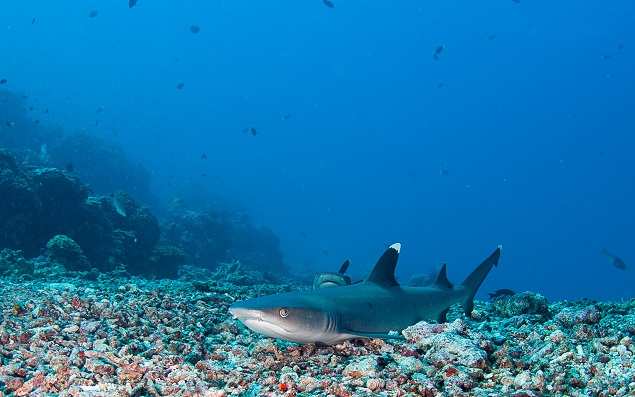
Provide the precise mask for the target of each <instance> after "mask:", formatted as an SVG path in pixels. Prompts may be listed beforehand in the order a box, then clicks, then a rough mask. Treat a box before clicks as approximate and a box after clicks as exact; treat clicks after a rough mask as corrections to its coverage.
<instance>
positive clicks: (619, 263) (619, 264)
mask: <svg viewBox="0 0 635 397" xmlns="http://www.w3.org/2000/svg"><path fill="white" fill-rule="evenodd" d="M601 253H602V255H604V256H607V257H608V258H609V259H610V260H611V264H612V265H613V266H615V267H616V268H618V269H620V270H626V263H624V261H623V260H622V258H620V257H619V256H616V255H613V254H611V253H610V252H609V251H608V250H607V249H606V248H602V252H601Z"/></svg>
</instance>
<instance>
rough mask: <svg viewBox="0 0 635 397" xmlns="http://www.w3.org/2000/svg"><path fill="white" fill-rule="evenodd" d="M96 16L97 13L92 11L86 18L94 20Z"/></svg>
mask: <svg viewBox="0 0 635 397" xmlns="http://www.w3.org/2000/svg"><path fill="white" fill-rule="evenodd" d="M97 15H99V11H97V10H92V11H91V12H89V13H88V18H95V17H96V16H97Z"/></svg>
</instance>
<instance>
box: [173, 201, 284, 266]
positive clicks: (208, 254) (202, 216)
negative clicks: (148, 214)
mask: <svg viewBox="0 0 635 397" xmlns="http://www.w3.org/2000/svg"><path fill="white" fill-rule="evenodd" d="M236 215H237V214H233V213H220V212H215V211H211V210H207V211H194V210H186V209H179V210H175V211H172V212H171V214H170V216H169V218H168V220H167V221H166V222H165V223H164V225H163V238H164V239H165V240H166V241H168V242H170V243H171V244H173V245H175V246H178V247H180V248H181V249H183V251H185V252H186V253H187V255H188V262H189V263H192V264H196V265H199V266H203V267H206V268H209V269H215V268H216V266H218V264H220V263H228V262H232V261H239V262H240V263H242V264H243V265H245V266H247V267H251V268H258V269H265V270H267V271H269V272H284V271H285V270H286V267H285V265H284V262H283V260H282V254H281V252H280V242H279V240H278V238H277V237H276V236H275V234H274V233H273V232H271V231H270V230H268V229H266V228H257V227H255V226H254V225H252V224H251V222H250V221H249V219H248V218H247V217H245V216H236Z"/></svg>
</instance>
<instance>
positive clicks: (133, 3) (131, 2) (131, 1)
mask: <svg viewBox="0 0 635 397" xmlns="http://www.w3.org/2000/svg"><path fill="white" fill-rule="evenodd" d="M137 1H139V0H128V8H132V7H134V6H136V5H137Z"/></svg>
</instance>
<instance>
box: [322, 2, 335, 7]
mask: <svg viewBox="0 0 635 397" xmlns="http://www.w3.org/2000/svg"><path fill="white" fill-rule="evenodd" d="M322 3H324V5H325V6H327V7H328V8H335V3H333V2H332V1H331V0H322Z"/></svg>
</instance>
